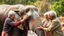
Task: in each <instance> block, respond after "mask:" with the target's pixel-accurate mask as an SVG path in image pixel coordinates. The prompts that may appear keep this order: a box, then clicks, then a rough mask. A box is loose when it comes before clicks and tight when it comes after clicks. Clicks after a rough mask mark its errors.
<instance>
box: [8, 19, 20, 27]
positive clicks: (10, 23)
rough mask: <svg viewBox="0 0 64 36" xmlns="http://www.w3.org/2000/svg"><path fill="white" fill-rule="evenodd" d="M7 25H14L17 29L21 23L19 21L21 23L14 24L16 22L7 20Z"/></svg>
mask: <svg viewBox="0 0 64 36" xmlns="http://www.w3.org/2000/svg"><path fill="white" fill-rule="evenodd" d="M7 23H8V24H9V25H12V26H15V27H17V26H19V25H20V24H21V22H20V21H19V22H14V21H12V20H7Z"/></svg>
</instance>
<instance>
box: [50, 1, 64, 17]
mask: <svg viewBox="0 0 64 36" xmlns="http://www.w3.org/2000/svg"><path fill="white" fill-rule="evenodd" d="M52 6H53V7H52V8H51V9H52V10H55V11H56V13H57V15H58V16H60V15H61V16H64V0H60V1H59V2H56V3H54V5H52Z"/></svg>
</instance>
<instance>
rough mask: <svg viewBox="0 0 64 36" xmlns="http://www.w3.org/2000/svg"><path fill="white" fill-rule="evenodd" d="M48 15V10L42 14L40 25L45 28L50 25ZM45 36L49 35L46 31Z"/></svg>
mask: <svg viewBox="0 0 64 36" xmlns="http://www.w3.org/2000/svg"><path fill="white" fill-rule="evenodd" d="M48 15H49V12H46V13H45V14H44V18H45V19H44V20H43V21H42V26H43V27H45V28H47V27H49V26H50V23H51V21H50V19H49V17H48ZM45 36H49V33H48V32H47V31H45Z"/></svg>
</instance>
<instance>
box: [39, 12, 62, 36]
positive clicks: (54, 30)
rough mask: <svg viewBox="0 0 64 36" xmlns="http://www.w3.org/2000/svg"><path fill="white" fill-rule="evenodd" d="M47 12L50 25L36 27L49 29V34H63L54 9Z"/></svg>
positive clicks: (54, 35) (52, 35)
mask: <svg viewBox="0 0 64 36" xmlns="http://www.w3.org/2000/svg"><path fill="white" fill-rule="evenodd" d="M49 12H50V13H49V19H50V20H51V23H50V26H49V27H47V28H45V27H42V26H40V27H38V29H42V30H45V31H49V33H50V35H49V36H63V32H62V26H61V24H60V21H59V19H58V18H57V15H56V13H55V11H49Z"/></svg>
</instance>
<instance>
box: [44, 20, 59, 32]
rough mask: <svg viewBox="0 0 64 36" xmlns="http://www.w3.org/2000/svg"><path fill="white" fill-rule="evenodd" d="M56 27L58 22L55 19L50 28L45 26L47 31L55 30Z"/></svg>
mask: <svg viewBox="0 0 64 36" xmlns="http://www.w3.org/2000/svg"><path fill="white" fill-rule="evenodd" d="M56 27H58V24H57V22H55V21H53V22H52V23H51V25H50V26H49V27H48V28H43V30H45V31H53V30H54V29H55V28H56Z"/></svg>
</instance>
